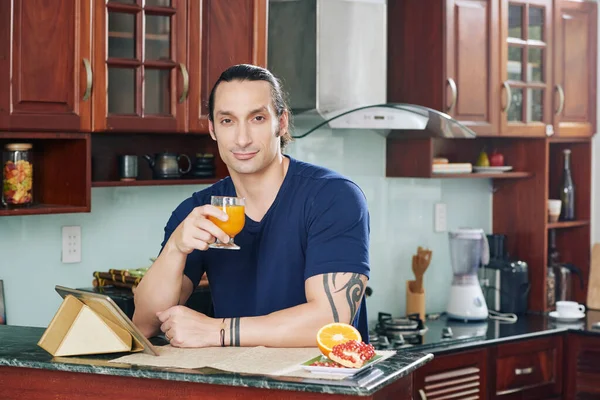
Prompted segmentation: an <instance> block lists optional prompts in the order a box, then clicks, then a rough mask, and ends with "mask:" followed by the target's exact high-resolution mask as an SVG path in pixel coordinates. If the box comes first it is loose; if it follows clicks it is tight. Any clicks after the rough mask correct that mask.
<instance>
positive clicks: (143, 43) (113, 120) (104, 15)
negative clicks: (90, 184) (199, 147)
mask: <svg viewBox="0 0 600 400" xmlns="http://www.w3.org/2000/svg"><path fill="white" fill-rule="evenodd" d="M95 4H96V9H95V17H94V23H95V25H94V39H95V46H94V48H95V61H94V64H95V65H94V67H95V68H94V70H95V73H96V75H97V76H96V77H95V79H94V84H95V85H97V88H105V90H95V91H94V130H95V131H145V132H148V131H171V132H183V131H185V130H186V127H187V114H186V99H187V96H188V93H189V71H188V67H187V58H186V46H187V38H186V31H187V26H186V18H187V3H186V1H185V0H109V1H108V2H104V1H96V3H95Z"/></svg>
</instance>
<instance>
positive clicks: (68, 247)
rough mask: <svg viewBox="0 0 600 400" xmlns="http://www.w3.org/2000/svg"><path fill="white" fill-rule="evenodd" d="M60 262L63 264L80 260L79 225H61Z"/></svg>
mask: <svg viewBox="0 0 600 400" xmlns="http://www.w3.org/2000/svg"><path fill="white" fill-rule="evenodd" d="M62 262H63V264H70V263H79V262H81V227H80V226H63V227H62Z"/></svg>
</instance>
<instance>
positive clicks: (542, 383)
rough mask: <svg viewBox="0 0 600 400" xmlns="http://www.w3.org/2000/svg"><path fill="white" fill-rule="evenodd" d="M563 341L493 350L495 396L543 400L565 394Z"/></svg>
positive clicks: (540, 341) (550, 339)
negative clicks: (542, 399)
mask: <svg viewBox="0 0 600 400" xmlns="http://www.w3.org/2000/svg"><path fill="white" fill-rule="evenodd" d="M562 349H563V338H562V337H561V336H550V337H544V338H540V339H529V340H525V341H520V342H515V343H507V344H501V345H498V346H495V347H492V348H491V349H490V376H493V377H494V378H493V383H492V384H491V385H490V387H491V393H492V395H493V397H494V398H497V399H511V398H519V399H541V398H544V399H545V398H550V397H554V396H560V394H561V393H562V378H563V377H562V372H561V371H562V368H563V362H562V360H563V358H562Z"/></svg>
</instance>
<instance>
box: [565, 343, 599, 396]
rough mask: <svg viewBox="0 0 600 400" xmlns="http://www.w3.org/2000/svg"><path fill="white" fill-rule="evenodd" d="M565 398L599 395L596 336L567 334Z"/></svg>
mask: <svg viewBox="0 0 600 400" xmlns="http://www.w3.org/2000/svg"><path fill="white" fill-rule="evenodd" d="M565 355H566V360H565V361H566V362H565V366H566V368H565V371H566V372H567V376H566V379H565V394H566V396H565V397H564V398H565V399H566V400H574V399H596V398H599V397H600V383H599V382H600V363H598V360H600V343H598V337H597V336H585V335H577V334H569V339H568V343H567V346H566V352H565Z"/></svg>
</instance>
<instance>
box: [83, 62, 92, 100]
mask: <svg viewBox="0 0 600 400" xmlns="http://www.w3.org/2000/svg"><path fill="white" fill-rule="evenodd" d="M83 66H84V67H85V92H84V93H83V101H87V100H88V99H89V98H90V95H91V94H92V78H93V76H92V66H91V64H90V61H89V60H88V59H87V58H84V59H83Z"/></svg>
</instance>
